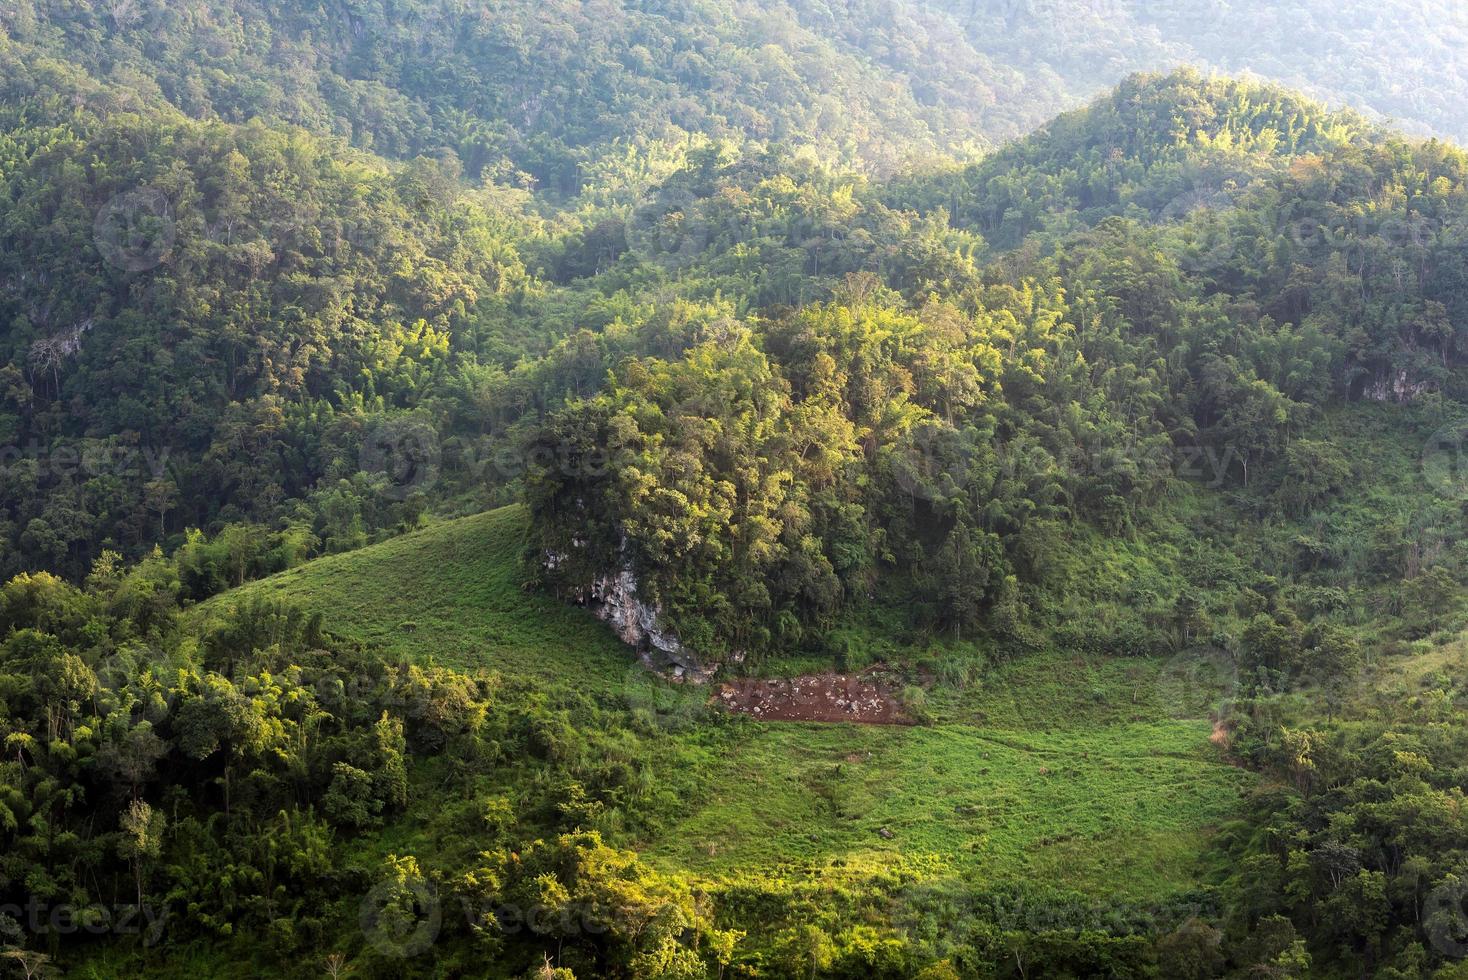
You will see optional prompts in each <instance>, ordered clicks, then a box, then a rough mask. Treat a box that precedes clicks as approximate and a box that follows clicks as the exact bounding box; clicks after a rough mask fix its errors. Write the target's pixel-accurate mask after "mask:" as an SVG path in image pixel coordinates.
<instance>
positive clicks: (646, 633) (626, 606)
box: [580, 568, 719, 683]
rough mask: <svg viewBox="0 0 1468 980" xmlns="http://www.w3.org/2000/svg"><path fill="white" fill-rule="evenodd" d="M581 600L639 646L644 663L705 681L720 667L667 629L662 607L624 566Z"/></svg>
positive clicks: (675, 676) (676, 675)
mask: <svg viewBox="0 0 1468 980" xmlns="http://www.w3.org/2000/svg"><path fill="white" fill-rule="evenodd" d="M580 598H581V604H582V605H584V606H586V607H587V608H588V609H590V610H591V612H592V614H593V615H595V616H596V618H597V619H600V620H601V621H602V622H604V623H606V624H607V625H608V626H610V627H611V628H612V630H613V631H614V632H615V633H616V634H617V636H618V638H620V639H621V641H622V642H623V643H625V644H627V645H628V646H630V647H632V648H633V649H635V650H637V652H638V655H639V656H640V657H641V658H642V661H643V663H645V664H646V665H647V666H648V667H650V668H652V669H653V670H656V671H660V672H665V673H667V674H669V675H670V676H671V677H672V678H673V679H674V680H688V681H693V682H695V683H703V682H704V681H706V680H708V679H709V678H710V677H712V676H713V674H714V672H715V671H717V670H718V669H719V665H718V664H710V663H705V662H703V661H702V660H701V659H700V658H699V657H698V656H696V655H695V654H694V653H693V652H692V651H690V650H688V649H687V648H685V647H684V646H683V644H682V643H681V642H679V640H678V637H676V636H674V635H673V633H672V632H670V631H669V630H667V629H664V628H663V626H662V623H661V612H662V611H661V610H660V609H659V608H658V607H657V605H656V604H654V603H649V602H645V601H643V599H642V597H641V596H640V595H638V592H637V576H636V575H635V574H634V573H633V572H632V570H631V569H628V568H624V569H621V570H619V571H616V572H609V573H607V574H605V575H602V576H600V577H599V578H597V579H595V580H594V581H593V582H592V583H591V585H590V587H589V588H587V589H586V590H585V592H583V593H582V595H581V597H580Z"/></svg>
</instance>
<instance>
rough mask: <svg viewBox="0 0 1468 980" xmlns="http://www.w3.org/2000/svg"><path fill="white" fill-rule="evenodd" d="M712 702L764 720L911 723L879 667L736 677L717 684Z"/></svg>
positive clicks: (895, 690)
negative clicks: (851, 671) (767, 677)
mask: <svg viewBox="0 0 1468 980" xmlns="http://www.w3.org/2000/svg"><path fill="white" fill-rule="evenodd" d="M714 701H715V702H717V703H718V704H721V705H723V706H724V708H725V709H726V710H728V711H734V712H738V713H739V714H745V715H749V716H750V717H753V718H759V719H761V720H763V721H849V722H856V723H858V724H863V725H911V724H913V720H912V719H911V718H909V717H908V716H907V713H906V712H904V711H903V709H902V699H901V698H900V697H899V696H898V687H897V685H896V684H895V683H894V682H892V681H891V680H889V679H888V678H887V677H885V676H884V675H883V673H882V672H881V670H880V668H869V669H867V670H865V671H862V672H861V673H859V674H807V675H805V676H803V677H789V678H777V679H773V680H764V679H757V678H740V679H737V680H733V681H729V682H727V683H724V684H721V685H719V689H718V691H717V692H715V694H714Z"/></svg>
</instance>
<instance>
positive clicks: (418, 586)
mask: <svg viewBox="0 0 1468 980" xmlns="http://www.w3.org/2000/svg"><path fill="white" fill-rule="evenodd" d="M521 520H522V516H521V513H520V511H519V510H518V509H517V508H505V509H502V510H498V511H493V512H490V513H487V514H482V515H478V516H475V517H470V518H465V519H462V520H458V521H451V522H445V523H443V524H438V525H435V526H433V527H430V528H427V529H425V530H421V531H418V532H415V533H413V534H410V535H406V536H404V537H401V538H397V539H394V540H392V541H389V542H386V543H384V544H381V545H378V546H375V547H371V548H367V549H363V550H361V551H357V552H353V553H349V554H345V555H337V556H332V557H328V558H323V559H321V560H318V561H315V562H312V563H310V564H308V565H306V566H303V567H301V568H298V569H295V570H293V571H290V572H287V573H284V574H282V575H278V576H275V577H274V578H271V579H268V580H265V581H262V582H257V583H253V584H250V585H247V586H245V587H244V588H243V589H240V590H237V591H236V592H233V593H230V594H228V595H226V596H221V597H219V598H217V599H216V600H214V601H212V602H211V603H208V604H205V605H204V606H203V607H201V609H200V611H199V612H198V613H197V614H196V615H201V616H204V615H208V614H209V612H210V611H211V610H216V609H218V608H220V607H222V606H223V605H224V604H227V603H231V602H234V601H237V600H238V599H240V598H241V597H244V596H248V595H251V594H260V593H263V594H270V595H276V596H281V597H287V598H289V599H291V600H293V601H295V602H297V603H299V604H301V605H303V606H305V607H307V608H309V609H314V610H319V611H321V612H322V613H323V614H324V616H325V621H326V627H327V628H328V629H329V630H331V631H333V632H335V633H338V634H340V635H344V636H347V637H351V638H353V639H357V640H361V641H366V642H369V643H372V644H374V645H378V646H379V647H380V648H381V649H382V650H383V651H384V653H385V654H387V655H394V656H403V657H408V658H413V659H418V660H429V659H432V660H435V661H437V662H439V663H443V664H448V665H453V666H459V667H491V668H494V669H497V670H499V671H501V672H502V673H503V674H504V675H505V676H506V677H507V678H508V679H511V680H520V681H524V682H526V683H529V684H533V685H535V686H537V687H543V688H545V689H547V690H551V691H558V690H559V691H568V690H570V689H575V690H579V691H582V692H585V693H589V694H591V695H592V696H594V697H597V698H598V700H601V701H603V703H608V704H612V705H617V704H619V703H620V704H621V705H625V706H628V707H632V708H638V707H646V706H648V705H650V704H651V705H654V706H656V707H658V708H661V709H664V711H665V712H666V709H668V708H670V707H672V708H676V707H677V706H679V705H680V704H686V703H687V699H690V698H700V697H701V696H702V692H695V691H683V690H678V689H670V688H666V687H662V689H658V688H657V687H654V686H653V685H652V684H651V682H650V681H649V680H648V679H647V678H646V677H644V676H642V674H641V672H640V671H639V670H637V669H635V668H633V667H632V663H633V661H632V658H631V657H630V656H629V654H628V652H627V651H626V648H625V647H623V646H621V645H620V644H619V643H617V642H616V641H615V640H614V639H613V638H612V637H611V635H610V634H609V633H608V632H607V631H606V629H605V628H604V627H602V626H601V624H599V623H598V622H596V621H595V620H594V619H593V618H592V617H591V616H590V615H589V614H587V613H585V612H584V611H581V610H577V609H572V608H567V607H564V606H561V605H559V604H557V603H555V602H552V601H551V600H549V599H547V598H545V597H542V596H539V595H536V594H534V593H530V592H526V591H525V590H524V589H522V588H521V586H520V578H521V576H520V574H519V571H518V563H517V559H518V555H519V549H520V531H521V527H522V525H521ZM1174 688H1175V685H1169V683H1168V675H1167V673H1166V667H1165V665H1162V664H1158V663H1155V662H1146V661H1105V660H1094V661H1086V660H1081V659H1078V658H1071V657H1059V656H1053V655H1041V656H1037V657H1033V658H1029V659H1026V660H1023V661H1021V662H1018V663H1015V664H1012V665H1009V666H1007V667H1004V668H1000V669H998V670H996V671H993V672H991V673H990V674H989V675H988V676H985V677H983V678H982V679H981V680H980V681H979V682H978V683H976V684H975V685H973V686H972V687H970V688H969V689H967V690H964V691H957V690H944V691H941V692H935V697H934V700H933V708H934V713H935V715H936V716H937V718H938V723H937V724H936V725H934V726H931V727H922V728H872V727H859V726H847V725H815V724H810V725H794V724H780V723H774V724H761V723H756V722H748V723H741V724H735V725H730V726H719V727H718V729H717V730H716V731H710V730H707V729H705V728H700V727H688V726H675V727H672V728H669V729H667V730H666V731H665V732H664V733H663V734H661V735H659V736H658V741H659V742H660V743H661V745H660V749H659V751H657V752H656V753H654V754H653V755H652V756H651V759H652V761H651V764H652V765H653V767H654V769H655V772H656V775H657V777H658V783H659V784H660V785H662V786H665V787H667V788H669V789H670V791H673V792H676V793H677V796H678V800H677V803H676V805H675V806H674V807H672V808H671V812H673V813H675V814H678V816H676V817H673V818H670V819H668V820H666V821H663V822H662V824H661V825H660V826H659V827H658V828H657V830H656V831H655V832H652V833H651V834H649V835H648V839H640V840H636V841H634V842H635V843H636V844H637V845H638V846H639V848H641V849H642V850H644V851H645V852H646V853H647V854H648V856H649V857H650V858H651V859H652V860H653V861H655V862H656V863H657V864H659V865H661V866H663V867H665V868H668V869H670V870H671V869H685V870H689V871H692V872H694V873H696V874H699V875H701V876H705V877H708V878H710V879H723V880H726V881H727V880H730V879H733V878H738V877H739V876H743V875H749V874H757V873H779V874H781V875H785V876H790V877H792V878H801V877H812V878H816V879H826V878H830V877H832V876H838V877H851V876H853V875H855V876H857V877H860V876H861V875H863V874H868V873H869V874H882V873H886V872H887V871H889V870H890V869H893V868H895V867H897V866H899V865H911V864H913V863H914V862H916V863H917V864H918V865H920V866H921V867H923V868H924V869H925V870H924V874H925V875H932V876H940V877H946V876H949V875H958V876H962V877H964V878H966V879H972V880H975V881H978V882H994V881H1004V880H1029V881H1036V880H1040V881H1045V882H1048V883H1051V884H1055V885H1057V886H1062V887H1074V888H1078V889H1081V890H1083V891H1086V892H1089V893H1092V894H1094V895H1097V896H1106V895H1110V896H1117V897H1121V896H1125V897H1128V898H1139V899H1141V898H1148V897H1155V896H1157V895H1158V894H1162V893H1166V892H1169V891H1174V890H1181V889H1186V888H1189V887H1192V886H1194V885H1195V884H1196V882H1197V878H1198V875H1199V873H1200V871H1203V870H1205V869H1200V868H1199V866H1198V864H1197V862H1198V856H1199V853H1200V851H1201V849H1202V842H1203V840H1204V838H1205V836H1206V832H1207V829H1208V828H1209V827H1210V826H1212V825H1215V824H1216V823H1218V822H1220V821H1222V820H1224V819H1227V817H1228V815H1229V813H1230V812H1231V810H1232V808H1233V806H1234V804H1235V802H1236V801H1237V799H1238V794H1239V792H1240V791H1241V790H1242V789H1243V788H1244V787H1245V786H1247V785H1248V783H1249V781H1250V777H1249V776H1248V775H1246V774H1245V773H1243V772H1241V771H1240V770H1237V769H1235V768H1233V767H1230V766H1228V765H1225V764H1224V763H1223V762H1222V760H1221V759H1220V758H1219V754H1218V752H1217V750H1216V749H1214V748H1213V747H1212V746H1210V745H1209V743H1208V735H1209V733H1210V731H1211V726H1210V724H1209V722H1208V721H1207V720H1206V707H1205V705H1204V704H1203V702H1201V701H1199V702H1198V703H1197V704H1196V705H1190V706H1189V708H1188V710H1185V711H1180V710H1177V704H1176V701H1177V698H1176V696H1175V690H1174ZM674 714H675V715H676V712H674ZM1179 714H1181V715H1184V717H1176V716H1177V715H1179ZM1158 719H1161V720H1158ZM979 721H982V722H983V723H984V727H979V726H978V725H977V724H975V722H979ZM884 829H886V830H887V831H888V832H890V833H891V834H892V835H893V836H892V837H891V838H890V839H888V838H885V837H884V836H882V833H881V832H882V831H883V830H884ZM385 836H387V837H389V838H395V837H397V834H394V833H393V832H392V831H389V832H388V833H387V835H385ZM395 843H396V844H399V845H406V844H407V843H408V842H407V841H405V840H399V841H396V842H395Z"/></svg>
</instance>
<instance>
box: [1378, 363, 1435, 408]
mask: <svg viewBox="0 0 1468 980" xmlns="http://www.w3.org/2000/svg"><path fill="white" fill-rule="evenodd" d="M1432 387H1433V386H1432V385H1431V384H1429V383H1428V382H1426V381H1413V380H1412V378H1411V377H1410V376H1409V375H1408V374H1407V372H1406V371H1398V372H1397V373H1396V374H1394V375H1382V376H1379V377H1377V378H1376V379H1375V380H1374V381H1372V382H1371V383H1370V384H1368V385H1367V386H1366V388H1365V389H1364V390H1363V391H1362V392H1361V395H1362V397H1364V398H1366V399H1368V400H1370V401H1374V402H1395V403H1397V404H1401V405H1405V404H1407V403H1409V402H1414V401H1416V400H1417V399H1418V398H1421V397H1422V396H1423V395H1424V394H1426V393H1427V392H1428V391H1430V390H1432Z"/></svg>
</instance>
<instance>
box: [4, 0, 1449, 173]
mask: <svg viewBox="0 0 1468 980" xmlns="http://www.w3.org/2000/svg"><path fill="white" fill-rule="evenodd" d="M0 29H3V30H4V32H5V33H6V35H8V37H9V39H10V42H11V43H12V44H13V45H15V46H16V47H17V49H18V50H20V51H24V52H28V54H27V56H26V57H27V61H30V62H32V63H34V64H37V65H38V64H40V61H39V59H41V58H53V59H57V60H59V61H63V62H65V63H67V64H70V65H73V66H76V67H79V68H81V69H82V70H84V71H85V72H86V73H87V74H88V75H89V76H90V77H91V78H92V79H94V80H95V81H96V82H98V83H101V84H104V85H106V86H107V87H108V88H109V89H111V90H112V91H113V92H114V93H115V97H116V98H119V99H121V100H123V101H124V102H132V103H152V104H159V103H167V104H170V105H172V106H174V107H175V108H177V109H178V110H179V111H181V112H183V113H184V114H186V115H189V116H191V117H193V118H196V119H219V120H223V121H226V122H244V121H247V120H249V119H252V118H255V117H257V116H264V117H267V118H270V119H274V120H277V121H281V122H286V123H291V124H295V125H300V126H304V127H307V128H309V129H311V130H312V131H314V132H316V133H319V134H327V133H330V134H334V135H339V136H342V137H344V138H347V139H349V140H351V141H352V142H353V143H354V144H356V145H357V146H359V147H362V148H366V149H370V150H372V151H373V152H375V153H378V154H380V155H383V156H386V157H390V158H397V159H407V158H411V157H414V156H418V155H429V156H437V155H440V154H442V153H444V152H452V153H453V154H455V155H456V156H457V157H458V159H459V160H460V162H461V163H462V166H463V168H464V170H465V172H466V173H468V174H469V175H471V176H473V177H478V176H480V175H487V176H490V177H492V178H494V179H496V180H499V181H503V182H507V183H519V184H533V185H534V186H536V187H539V188H540V189H542V190H544V191H548V192H551V193H553V194H565V193H569V192H572V191H575V190H578V189H581V188H583V187H586V186H587V185H595V186H596V187H597V189H598V190H600V191H603V192H605V191H606V190H609V189H612V190H615V189H617V188H619V187H621V186H622V185H624V184H627V183H629V182H630V183H633V184H636V183H638V182H639V181H640V180H643V179H645V178H646V177H647V176H648V173H649V171H651V173H653V174H657V173H660V172H665V171H664V168H665V167H666V166H667V164H668V160H669V157H670V156H672V157H673V158H676V156H677V153H678V147H679V146H681V145H685V144H687V143H688V141H690V140H692V141H695V142H697V141H701V140H703V139H734V140H736V141H739V142H744V141H754V142H758V143H779V144H784V145H804V146H809V147H812V148H814V149H815V150H817V151H818V152H820V153H821V154H823V155H824V156H826V157H827V158H828V159H830V160H832V161H836V162H839V163H841V164H843V165H847V166H851V165H857V166H864V167H872V168H875V169H877V170H878V171H882V172H890V171H891V170H893V169H894V168H897V167H899V166H901V165H902V164H904V163H911V162H913V161H915V160H923V159H931V158H934V157H935V156H937V155H938V154H940V153H948V152H954V151H967V150H972V149H974V148H982V147H986V146H992V145H994V144H997V143H1000V142H1002V141H1005V140H1009V139H1012V138H1015V137H1018V136H1021V135H1023V134H1025V133H1028V132H1029V131H1030V130H1032V129H1033V128H1035V127H1036V126H1038V125H1039V124H1040V123H1042V122H1044V121H1045V120H1047V119H1048V118H1050V117H1051V116H1053V115H1054V114H1055V113H1056V112H1058V111H1060V110H1062V109H1065V108H1069V107H1072V106H1075V105H1077V104H1079V103H1081V102H1083V101H1086V100H1089V99H1090V98H1092V97H1094V96H1095V95H1097V94H1098V93H1100V92H1102V91H1103V90H1105V89H1109V88H1110V87H1111V86H1113V85H1115V84H1116V83H1117V82H1119V81H1120V80H1121V79H1122V78H1123V77H1124V76H1125V75H1127V74H1129V73H1131V72H1135V71H1159V70H1168V69H1171V68H1173V67H1175V66H1177V65H1181V64H1189V65H1195V66H1198V67H1201V68H1203V69H1205V70H1206V69H1214V70H1218V71H1222V72H1227V73H1231V74H1237V73H1253V74H1256V75H1258V76H1260V77H1262V78H1265V79H1271V80H1276V81H1282V82H1285V83H1287V84H1289V85H1290V86H1291V87H1294V88H1299V89H1302V90H1305V91H1307V92H1309V93H1310V94H1312V95H1314V96H1316V97H1317V98H1321V99H1325V100H1327V101H1328V102H1330V103H1332V104H1334V105H1336V106H1344V105H1350V106H1354V107H1356V108H1358V109H1361V110H1363V111H1367V112H1371V113H1374V114H1377V115H1380V116H1385V117H1389V118H1391V119H1393V120H1395V121H1397V122H1398V123H1400V124H1402V125H1404V126H1406V127H1407V128H1409V129H1410V130H1412V131H1414V132H1422V133H1437V134H1441V135H1447V136H1456V137H1459V138H1463V137H1468V115H1465V112H1464V110H1463V108H1462V107H1463V105H1464V104H1465V95H1468V77H1465V76H1464V72H1463V69H1462V67H1461V65H1460V64H1459V63H1458V59H1457V58H1456V57H1455V53H1456V52H1457V51H1458V50H1459V49H1460V48H1461V47H1462V45H1463V43H1464V42H1465V41H1468V37H1465V26H1464V23H1463V20H1462V18H1461V17H1460V16H1459V15H1458V13H1457V11H1456V8H1455V7H1453V5H1452V4H1450V3H1446V2H1440V0H1437V2H1427V0H1422V2H1411V3H1398V4H1392V5H1382V4H1374V3H1370V2H1368V0H1347V2H1345V3H1327V2H1325V0H1309V2H1299V3H1291V4H1288V5H1279V4H1274V3H1269V2H1266V0H1234V2H1224V0H1182V2H1176V3H1160V4H1159V3H1146V2H1141V0H1111V2H1107V3H1096V2H1094V0H880V2H877V0H842V2H837V3H830V2H825V0H781V2H776V0H740V2H738V3H733V4H728V3H722V4H720V3H712V2H697V3H677V4H661V3H641V2H639V3H630V2H622V0H600V2H592V3H584V2H581V0H556V2H544V0H539V2H530V0H510V2H496V3H483V2H477V0H370V2H363V3H356V2H346V0H326V2H312V3H300V4H296V3H293V4H262V3H255V2H240V0H204V2H198V3H189V4H173V3H166V2H162V0H16V2H14V3H11V4H9V5H7V7H6V9H5V10H3V11H0Z"/></svg>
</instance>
